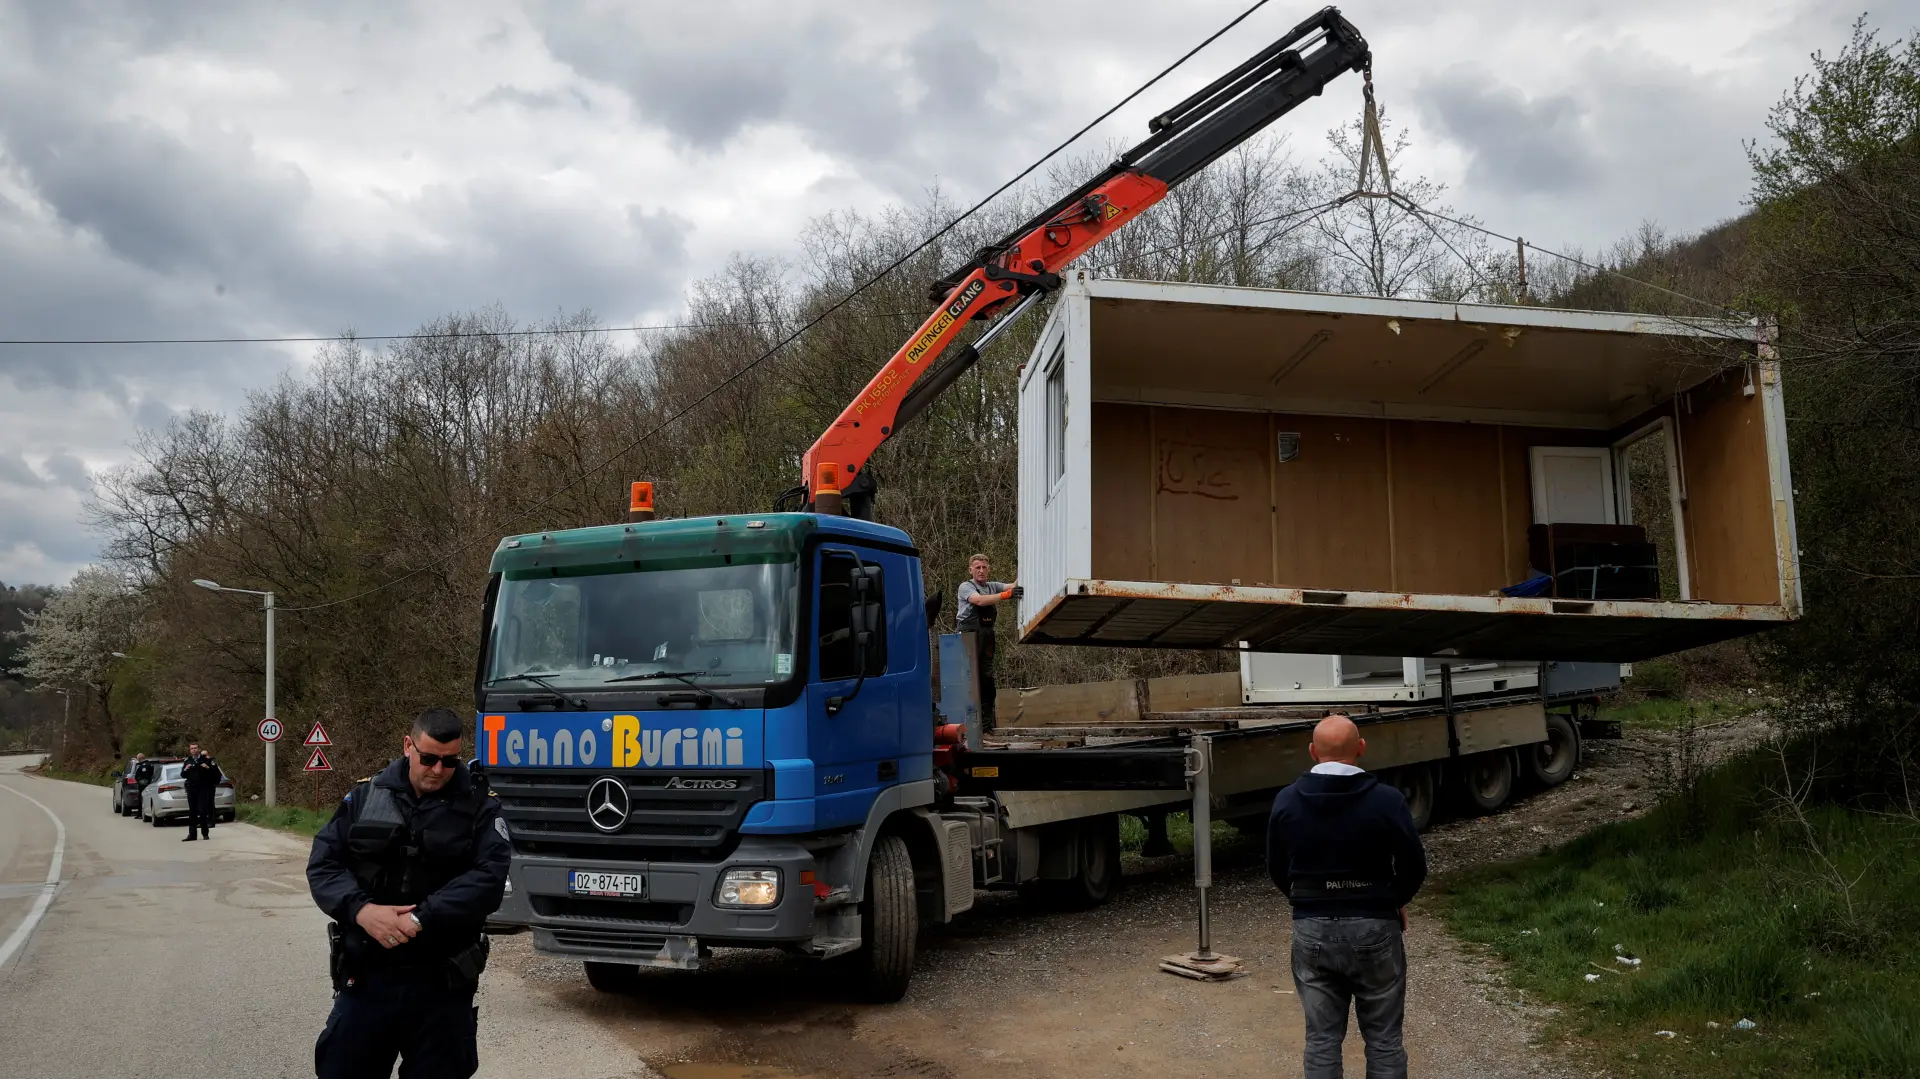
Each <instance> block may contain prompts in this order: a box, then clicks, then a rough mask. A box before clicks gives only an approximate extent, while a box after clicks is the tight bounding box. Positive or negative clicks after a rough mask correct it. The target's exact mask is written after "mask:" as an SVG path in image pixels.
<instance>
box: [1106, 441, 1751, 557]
mask: <svg viewBox="0 0 1920 1079" xmlns="http://www.w3.org/2000/svg"><path fill="white" fill-rule="evenodd" d="M1283 431H1286V432H1294V433H1297V434H1299V436H1300V453H1299V456H1298V457H1296V458H1295V459H1293V460H1291V461H1287V462H1280V461H1279V460H1278V453H1277V452H1276V447H1277V441H1278V435H1279V433H1280V432H1283ZM1606 440H1607V436H1606V434H1605V433H1604V432H1598V431H1572V430H1565V429H1541V428H1526V427H1513V426H1501V425H1494V424H1478V423H1448V422H1438V421H1416V420H1385V419H1370V418H1357V417H1345V416H1314V415H1299V414H1291V413H1261V412H1233V411H1226V410H1214V409H1194V408H1178V407H1171V406H1158V405H1139V404H1118V403H1095V404H1094V406H1093V433H1092V442H1093V445H1092V458H1093V461H1092V467H1093V476H1092V480H1093V573H1094V575H1095V576H1096V577H1102V578H1106V579H1108V580H1128V581H1179V582H1183V583H1191V584H1231V583H1233V582H1234V581H1239V582H1240V583H1242V584H1249V585H1254V584H1258V585H1276V586H1281V587H1296V588H1328V589H1346V590H1356V591H1361V590H1365V591H1404V592H1437V593H1453V594H1460V593H1484V592H1488V591H1491V590H1493V589H1496V588H1499V587H1501V586H1503V585H1508V584H1512V583H1514V582H1516V581H1519V580H1523V579H1524V578H1525V577H1526V576H1527V550H1526V547H1527V543H1526V535H1527V525H1528V524H1529V523H1531V521H1532V505H1531V496H1530V494H1529V484H1528V481H1527V467H1528V466H1527V451H1528V449H1529V448H1531V447H1533V446H1537V445H1548V446H1579V445H1605V444H1606ZM1762 464H1763V465H1764V459H1763V460H1762ZM1762 489H1763V490H1764V484H1763V487H1762Z"/></svg>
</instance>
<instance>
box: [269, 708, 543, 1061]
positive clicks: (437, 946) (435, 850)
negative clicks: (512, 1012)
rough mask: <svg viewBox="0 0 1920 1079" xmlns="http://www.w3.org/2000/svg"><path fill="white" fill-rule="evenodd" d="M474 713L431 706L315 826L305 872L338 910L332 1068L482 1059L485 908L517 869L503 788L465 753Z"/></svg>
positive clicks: (326, 1052) (490, 908)
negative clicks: (478, 996)
mask: <svg viewBox="0 0 1920 1079" xmlns="http://www.w3.org/2000/svg"><path fill="white" fill-rule="evenodd" d="M461 735H462V724H461V720H460V716H459V714H458V713H456V712H454V711H453V710H452V709H449V708H429V709H427V710H426V711H424V712H421V713H420V715H419V716H418V718H416V719H415V720H414V721H413V730H412V732H411V733H409V734H408V735H407V736H406V737H405V738H403V739H401V746H402V748H403V751H404V754H405V755H404V756H402V757H401V758H400V759H399V760H396V761H394V762H393V763H392V764H389V765H388V766H387V767H386V768H384V769H382V770H381V772H380V773H379V774H378V775H376V776H374V777H373V778H372V779H368V780H363V781H362V782H361V783H359V784H358V785H357V786H355V787H354V788H353V790H351V791H349V792H348V793H347V796H346V797H345V798H344V799H342V800H341V802H340V807H339V808H338V809H336V810H334V814H333V819H332V820H330V821H328V822H327V825H326V827H324V828H322V829H320V833H319V834H318V835H316V836H314V839H313V855H312V856H311V857H310V858H308V860H307V883H308V886H309V887H310V888H311V889H312V891H313V901H314V902H315V903H317V904H319V906H320V909H321V910H322V911H324V912H326V914H327V916H328V917H330V918H332V919H333V924H332V925H331V926H329V927H328V931H327V932H328V936H329V938H330V939H331V940H332V943H333V956H332V964H331V967H332V974H333V986H334V997H333V1014H332V1015H330V1016H328V1017H327V1025H326V1029H324V1030H322V1031H321V1032H320V1040H319V1041H318V1042H316V1043H315V1045H314V1047H313V1057H314V1068H315V1071H316V1073H317V1074H318V1075H319V1076H320V1079H361V1077H364V1076H386V1075H389V1074H391V1073H392V1071H393V1064H394V1060H395V1058H396V1057H397V1058H400V1059H401V1061H402V1063H401V1067H400V1074H401V1075H402V1076H405V1077H410V1079H436V1077H449V1079H465V1077H467V1076H470V1075H472V1074H473V1073H474V1072H475V1071H476V1070H477V1069H478V1068H479V1066H480V1058H479V1048H478V1046H477V1045H476V1044H475V1024H476V1021H477V1017H478V1012H477V1010H476V1009H475V1008H474V1006H473V994H474V990H475V989H477V988H478V987H479V984H480V971H481V970H482V969H483V968H484V967H485V966H486V960H487V939H486V936H485V935H484V934H483V933H482V928H483V927H484V925H485V923H486V919H487V916H488V915H489V914H492V913H493V912H494V911H495V910H498V909H499V907H500V900H501V897H502V895H503V893H504V891H505V888H506V880H507V856H508V847H507V829H506V824H505V822H504V821H502V820H501V819H500V801H499V799H497V798H495V797H494V796H493V793H492V792H491V791H490V790H488V789H487V784H486V781H485V780H484V779H483V778H480V777H476V776H473V775H471V774H469V773H468V771H467V769H466V768H465V767H464V766H462V765H461V763H460V759H459V758H460V742H461Z"/></svg>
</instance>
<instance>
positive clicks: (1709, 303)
mask: <svg viewBox="0 0 1920 1079" xmlns="http://www.w3.org/2000/svg"><path fill="white" fill-rule="evenodd" d="M1396 201H1398V200H1396ZM1401 205H1403V206H1405V207H1406V208H1407V209H1408V210H1411V211H1413V212H1414V213H1415V214H1418V215H1420V216H1422V217H1437V218H1439V219H1440V220H1442V221H1445V222H1447V223H1449V224H1453V225H1459V226H1460V227H1461V228H1468V229H1472V230H1474V231H1475V232H1480V233H1485V234H1486V235H1488V236H1491V237H1493V238H1494V239H1496V240H1504V241H1506V242H1507V243H1510V244H1519V245H1523V246H1526V247H1530V248H1532V249H1534V250H1535V251H1538V252H1540V253H1541V254H1543V255H1552V256H1553V257H1554V258H1557V259H1564V260H1566V261H1567V262H1571V263H1573V264H1574V265H1575V266H1578V267H1580V268H1581V269H1583V270H1587V271H1589V272H1592V273H1598V274H1607V275H1608V276H1610V277H1617V278H1619V279H1620V280H1622V281H1629V282H1632V283H1633V284H1636V285H1639V286H1641V287H1642V288H1650V289H1652V290H1654V291H1655V292H1664V293H1666V294H1667V295H1669V296H1672V297H1674V298H1676V299H1681V300H1686V301H1687V302H1688V303H1697V304H1700V305H1701V306H1703V307H1711V308H1713V309H1714V310H1716V311H1719V312H1720V313H1722V314H1734V315H1737V314H1739V312H1738V311H1735V310H1734V309H1733V308H1731V307H1728V306H1727V305H1726V304H1723V303H1718V302H1716V301H1713V300H1704V299H1701V298H1700V297H1698V296H1689V295H1687V294H1686V293H1684V292H1678V291H1676V290H1674V289H1670V288H1668V287H1666V286H1665V285H1656V284H1654V283H1653V282H1651V281H1642V280H1640V279H1639V278H1637V277H1633V276H1630V275H1628V274H1623V273H1621V272H1620V271H1619V270H1614V269H1609V268H1607V267H1605V266H1595V265H1594V264H1593V263H1590V262H1586V261H1583V260H1581V259H1577V258H1574V257H1573V256H1572V255H1567V254H1562V253H1561V252H1559V251H1555V250H1553V249H1551V248H1546V247H1541V246H1540V245H1539V244H1531V243H1527V241H1525V240H1522V239H1519V238H1518V237H1514V236H1506V235H1503V234H1501V233H1498V232H1495V231H1493V230H1492V229H1490V228H1487V227H1486V226H1484V225H1477V224H1474V223H1473V222H1471V221H1462V220H1460V219H1459V218H1457V217H1448V216H1447V215H1446V214H1443V213H1438V212H1436V211H1433V210H1429V209H1427V208H1426V207H1424V206H1420V205H1418V204H1416V203H1414V202H1411V201H1403V202H1401ZM1429 227H1431V226H1429ZM1436 235H1437V233H1436Z"/></svg>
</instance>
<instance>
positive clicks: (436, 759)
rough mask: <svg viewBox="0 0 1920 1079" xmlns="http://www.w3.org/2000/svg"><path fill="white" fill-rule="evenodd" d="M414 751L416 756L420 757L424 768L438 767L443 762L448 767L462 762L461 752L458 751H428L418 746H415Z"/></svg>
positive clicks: (421, 765)
mask: <svg viewBox="0 0 1920 1079" xmlns="http://www.w3.org/2000/svg"><path fill="white" fill-rule="evenodd" d="M413 752H414V755H415V756H417V757H419V758H420V767H422V768H438V767H440V766H441V765H443V764H444V765H446V766H447V767H448V768H452V767H454V766H455V765H458V764H459V763H460V754H458V753H428V752H427V751H426V750H423V749H421V748H419V747H418V746H415V747H414V750H413Z"/></svg>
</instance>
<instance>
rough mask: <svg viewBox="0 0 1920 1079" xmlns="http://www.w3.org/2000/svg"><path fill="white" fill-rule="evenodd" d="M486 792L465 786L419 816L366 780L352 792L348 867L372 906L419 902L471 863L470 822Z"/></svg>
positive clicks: (387, 789)
mask: <svg viewBox="0 0 1920 1079" xmlns="http://www.w3.org/2000/svg"><path fill="white" fill-rule="evenodd" d="M486 804H487V792H486V790H485V789H484V788H483V787H481V785H480V784H479V783H469V786H468V789H467V792H466V794H465V795H459V794H452V795H451V796H450V797H447V798H444V799H442V800H441V801H440V804H439V806H438V808H437V809H436V810H435V811H433V812H429V813H424V814H423V813H421V812H420V806H419V803H418V802H416V803H414V804H413V805H407V804H405V803H403V802H402V801H401V800H400V799H399V798H398V797H396V796H395V791H394V790H393V788H391V787H382V786H380V785H378V784H376V783H374V782H372V781H371V780H368V781H366V782H363V783H361V784H360V785H359V786H357V787H355V788H354V792H353V806H354V817H353V823H352V824H351V825H350V826H349V827H348V829H347V852H348V866H349V868H351V869H352V870H353V875H354V878H355V879H357V880H358V881H359V882H360V886H361V887H362V888H365V889H366V890H367V894H368V895H369V896H371V897H372V898H373V902H375V903H382V904H391V905H395V906H404V905H406V904H409V903H418V902H419V901H420V900H422V899H425V898H426V897H427V896H429V895H432V894H433V893H434V892H436V891H438V890H439V889H440V887H441V886H442V885H444V884H446V883H447V882H448V881H450V880H452V879H453V878H454V877H457V876H459V875H460V874H461V873H463V872H465V871H466V870H467V869H468V868H470V867H471V866H472V865H473V858H474V843H473V829H474V824H475V822H476V821H478V820H479V818H480V813H481V811H482V810H483V809H485V808H486Z"/></svg>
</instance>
